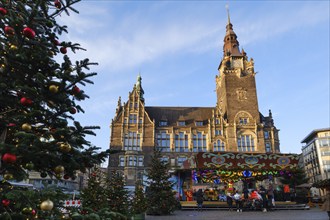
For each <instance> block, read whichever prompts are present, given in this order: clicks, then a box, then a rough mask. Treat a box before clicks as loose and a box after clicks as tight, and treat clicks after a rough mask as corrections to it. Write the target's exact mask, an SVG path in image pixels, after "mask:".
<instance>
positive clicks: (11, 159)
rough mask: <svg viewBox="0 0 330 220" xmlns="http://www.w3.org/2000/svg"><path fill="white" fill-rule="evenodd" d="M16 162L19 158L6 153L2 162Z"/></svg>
mask: <svg viewBox="0 0 330 220" xmlns="http://www.w3.org/2000/svg"><path fill="white" fill-rule="evenodd" d="M16 160H17V157H16V155H15V154H11V153H5V154H4V155H2V161H3V162H5V163H15V162H16Z"/></svg>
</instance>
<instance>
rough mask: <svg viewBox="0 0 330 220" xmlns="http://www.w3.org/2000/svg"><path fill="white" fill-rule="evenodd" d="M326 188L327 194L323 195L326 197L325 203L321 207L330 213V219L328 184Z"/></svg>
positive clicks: (329, 191) (329, 190) (329, 215)
mask: <svg viewBox="0 0 330 220" xmlns="http://www.w3.org/2000/svg"><path fill="white" fill-rule="evenodd" d="M326 190H327V191H326V194H325V196H324V197H323V198H324V203H323V204H322V207H321V209H322V210H323V211H326V212H327V213H328V217H329V220H330V187H329V186H328V187H327V189H326Z"/></svg>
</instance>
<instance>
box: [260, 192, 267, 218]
mask: <svg viewBox="0 0 330 220" xmlns="http://www.w3.org/2000/svg"><path fill="white" fill-rule="evenodd" d="M259 194H260V195H261V198H262V211H263V212H267V194H266V189H265V187H264V186H260V188H259Z"/></svg>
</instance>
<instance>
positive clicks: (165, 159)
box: [160, 157, 169, 163]
mask: <svg viewBox="0 0 330 220" xmlns="http://www.w3.org/2000/svg"><path fill="white" fill-rule="evenodd" d="M160 160H161V161H162V162H164V163H168V162H169V158H168V157H161V158H160Z"/></svg>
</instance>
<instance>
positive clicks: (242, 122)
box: [239, 118, 249, 125]
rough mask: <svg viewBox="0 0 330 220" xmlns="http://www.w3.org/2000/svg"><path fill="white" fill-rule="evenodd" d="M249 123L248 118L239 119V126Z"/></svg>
mask: <svg viewBox="0 0 330 220" xmlns="http://www.w3.org/2000/svg"><path fill="white" fill-rule="evenodd" d="M248 122H249V120H248V118H240V119H239V124H240V125H246V124H247V123H248Z"/></svg>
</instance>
